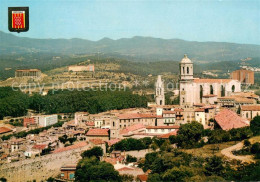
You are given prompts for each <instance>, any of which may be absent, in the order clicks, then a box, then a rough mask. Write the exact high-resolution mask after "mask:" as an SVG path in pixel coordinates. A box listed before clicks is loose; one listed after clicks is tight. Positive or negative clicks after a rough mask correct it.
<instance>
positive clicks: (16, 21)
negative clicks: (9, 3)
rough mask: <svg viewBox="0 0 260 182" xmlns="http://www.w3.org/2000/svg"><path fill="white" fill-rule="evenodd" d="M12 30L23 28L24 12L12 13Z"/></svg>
mask: <svg viewBox="0 0 260 182" xmlns="http://www.w3.org/2000/svg"><path fill="white" fill-rule="evenodd" d="M12 28H16V29H22V28H25V11H12Z"/></svg>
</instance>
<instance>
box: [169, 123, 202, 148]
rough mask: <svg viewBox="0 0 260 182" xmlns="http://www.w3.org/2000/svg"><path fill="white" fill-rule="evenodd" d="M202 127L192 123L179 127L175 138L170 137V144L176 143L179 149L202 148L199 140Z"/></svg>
mask: <svg viewBox="0 0 260 182" xmlns="http://www.w3.org/2000/svg"><path fill="white" fill-rule="evenodd" d="M203 130H204V129H203V125H202V124H200V123H198V122H196V121H193V122H191V123H188V124H184V125H181V126H180V128H179V131H178V135H177V136H174V135H173V136H170V141H171V143H177V146H178V147H181V148H194V147H201V146H203V144H204V143H203V142H202V140H201V137H202V134H203Z"/></svg>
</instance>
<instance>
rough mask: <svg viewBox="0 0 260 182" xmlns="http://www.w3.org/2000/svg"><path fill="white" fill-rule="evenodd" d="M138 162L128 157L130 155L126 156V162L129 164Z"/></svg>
mask: <svg viewBox="0 0 260 182" xmlns="http://www.w3.org/2000/svg"><path fill="white" fill-rule="evenodd" d="M136 161H137V158H136V157H134V156H131V155H128V154H127V155H126V162H127V163H131V162H136Z"/></svg>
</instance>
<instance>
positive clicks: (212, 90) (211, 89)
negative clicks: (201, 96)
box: [210, 85, 214, 94]
mask: <svg viewBox="0 0 260 182" xmlns="http://www.w3.org/2000/svg"><path fill="white" fill-rule="evenodd" d="M210 94H214V89H213V86H212V85H210Z"/></svg>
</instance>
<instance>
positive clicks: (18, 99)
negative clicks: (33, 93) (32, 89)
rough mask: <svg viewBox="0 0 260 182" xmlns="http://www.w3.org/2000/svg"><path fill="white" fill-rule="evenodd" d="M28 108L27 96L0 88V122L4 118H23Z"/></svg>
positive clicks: (6, 88)
mask: <svg viewBox="0 0 260 182" xmlns="http://www.w3.org/2000/svg"><path fill="white" fill-rule="evenodd" d="M28 106H29V97H28V95H26V94H24V93H22V92H20V91H17V92H16V91H13V90H12V88H11V87H0V120H1V119H3V117H5V116H13V117H17V116H23V115H25V114H26V113H27V109H28Z"/></svg>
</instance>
